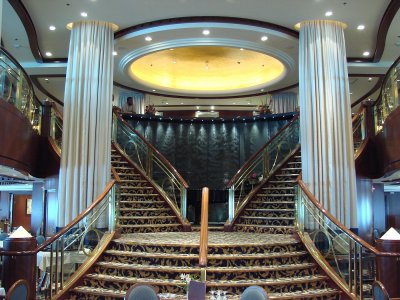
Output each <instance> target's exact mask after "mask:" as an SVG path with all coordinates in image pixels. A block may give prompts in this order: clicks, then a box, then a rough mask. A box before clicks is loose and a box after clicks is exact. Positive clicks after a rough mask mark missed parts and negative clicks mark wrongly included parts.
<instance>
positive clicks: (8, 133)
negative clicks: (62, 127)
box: [0, 100, 40, 175]
mask: <svg viewBox="0 0 400 300" xmlns="http://www.w3.org/2000/svg"><path fill="white" fill-rule="evenodd" d="M39 143H40V137H39V135H38V134H37V133H36V132H35V131H33V129H32V126H31V124H30V123H29V121H28V119H27V118H26V117H25V116H24V115H23V114H22V113H21V112H20V111H19V110H18V109H17V108H15V107H14V106H13V105H11V104H9V103H7V102H6V101H3V100H0V165H4V166H7V167H10V168H15V169H17V170H19V171H22V172H28V173H29V174H32V175H35V170H36V166H37V163H38V162H39V153H38V146H39Z"/></svg>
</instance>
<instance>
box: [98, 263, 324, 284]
mask: <svg viewBox="0 0 400 300" xmlns="http://www.w3.org/2000/svg"><path fill="white" fill-rule="evenodd" d="M94 272H95V273H96V274H104V275H112V276H121V277H126V278H132V277H137V278H157V279H163V280H171V279H172V280H180V275H181V274H182V273H190V274H192V276H196V277H198V278H200V272H199V271H198V270H195V269H194V270H190V269H188V270H184V271H182V270H179V268H178V269H176V268H174V267H171V268H170V269H169V270H168V271H166V270H147V269H143V270H141V269H139V268H138V269H119V268H112V267H109V268H107V267H104V266H96V267H95V270H94ZM317 273H318V272H317V270H316V268H305V269H304V268H303V269H293V270H276V271H254V272H240V271H235V272H212V271H208V270H207V280H231V281H233V280H235V281H238V280H243V279H246V280H257V279H260V278H263V279H278V278H283V277H290V276H313V275H315V274H317Z"/></svg>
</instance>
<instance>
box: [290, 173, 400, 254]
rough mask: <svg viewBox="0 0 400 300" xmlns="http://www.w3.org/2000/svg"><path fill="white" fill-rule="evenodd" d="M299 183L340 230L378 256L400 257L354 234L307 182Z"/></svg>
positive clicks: (309, 197) (316, 205) (311, 199)
mask: <svg viewBox="0 0 400 300" xmlns="http://www.w3.org/2000/svg"><path fill="white" fill-rule="evenodd" d="M297 184H298V185H299V187H300V188H301V190H302V191H303V192H304V193H305V194H306V196H307V197H308V199H309V200H310V201H311V202H312V203H313V204H314V206H315V207H316V208H317V209H318V210H319V211H321V212H322V213H323V214H324V215H325V216H326V217H327V218H328V219H329V220H330V221H331V222H332V223H333V224H335V226H337V227H338V228H339V229H340V230H342V231H343V232H344V233H345V234H346V235H348V236H349V237H350V238H352V239H353V240H355V241H356V242H357V243H358V244H360V245H361V246H363V247H364V248H366V249H368V250H369V251H371V252H372V253H373V254H375V255H376V256H390V257H400V253H393V252H380V251H379V250H378V249H376V248H375V247H373V246H371V245H370V244H368V243H367V242H366V241H364V240H363V239H362V238H360V237H359V236H357V235H356V234H354V233H353V232H352V231H350V230H349V229H348V228H347V227H346V226H344V225H343V224H342V223H340V222H339V221H338V220H337V219H336V218H335V217H334V216H333V215H332V214H331V213H330V212H329V211H327V210H326V209H325V208H324V207H323V206H322V205H321V203H320V202H319V201H318V200H317V199H316V198H315V197H314V195H313V194H311V192H310V191H309V189H308V188H307V186H306V185H305V183H304V182H303V181H302V180H301V179H300V177H299V178H297Z"/></svg>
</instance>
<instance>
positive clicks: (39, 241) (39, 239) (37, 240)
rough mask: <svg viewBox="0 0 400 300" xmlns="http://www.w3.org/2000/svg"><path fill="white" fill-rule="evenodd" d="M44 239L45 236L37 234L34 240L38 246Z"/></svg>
mask: <svg viewBox="0 0 400 300" xmlns="http://www.w3.org/2000/svg"><path fill="white" fill-rule="evenodd" d="M45 241H46V239H45V237H44V236H43V235H38V236H37V237H36V242H37V244H38V246H40V245H41V244H43V243H44V242H45Z"/></svg>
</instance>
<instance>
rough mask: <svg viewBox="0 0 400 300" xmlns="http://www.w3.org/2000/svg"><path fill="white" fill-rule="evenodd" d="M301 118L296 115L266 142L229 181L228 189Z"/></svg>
mask: <svg viewBox="0 0 400 300" xmlns="http://www.w3.org/2000/svg"><path fill="white" fill-rule="evenodd" d="M298 118H299V114H296V115H295V116H294V117H293V118H292V119H291V120H290V122H288V123H287V124H285V125H284V126H283V127H282V128H281V129H279V130H278V131H277V132H276V133H275V134H274V135H273V136H272V137H271V138H270V139H269V140H268V142H266V143H265V144H264V145H263V146H262V147H261V148H260V149H258V150H257V152H256V153H254V154H253V155H252V156H251V157H250V158H249V159H248V160H247V161H246V162H245V163H244V164H243V166H242V167H240V169H239V170H238V171H237V172H236V174H235V175H234V176H233V177H232V179H231V180H229V182H228V184H227V185H226V188H227V189H229V188H231V187H232V185H234V184H235V183H236V182H237V181H238V180H239V179H240V176H242V174H243V173H244V172H245V171H246V170H247V169H248V168H249V167H250V166H251V163H252V162H253V161H254V160H255V159H256V158H257V157H258V156H259V155H260V154H261V153H262V152H263V151H264V150H265V148H267V147H268V146H269V145H270V144H271V143H272V142H273V141H274V140H275V139H276V138H277V137H278V136H279V135H280V134H281V133H282V132H283V131H285V129H286V128H288V127H289V126H291V125H292V124H293V123H294V122H295V121H296V120H297V119H298Z"/></svg>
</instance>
